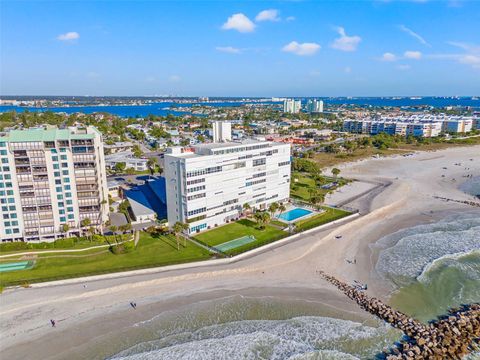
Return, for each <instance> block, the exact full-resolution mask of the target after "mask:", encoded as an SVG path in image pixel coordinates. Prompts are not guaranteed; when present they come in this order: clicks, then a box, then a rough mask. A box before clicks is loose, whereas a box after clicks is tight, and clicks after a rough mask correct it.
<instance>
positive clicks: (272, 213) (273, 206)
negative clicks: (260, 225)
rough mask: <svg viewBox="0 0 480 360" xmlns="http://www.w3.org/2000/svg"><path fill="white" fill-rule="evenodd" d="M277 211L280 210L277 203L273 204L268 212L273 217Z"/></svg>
mask: <svg viewBox="0 0 480 360" xmlns="http://www.w3.org/2000/svg"><path fill="white" fill-rule="evenodd" d="M277 210H278V204H277V203H276V202H273V203H271V204H270V206H269V207H268V211H269V212H270V214H271V216H272V217H273V216H274V215H275V213H276V212H277Z"/></svg>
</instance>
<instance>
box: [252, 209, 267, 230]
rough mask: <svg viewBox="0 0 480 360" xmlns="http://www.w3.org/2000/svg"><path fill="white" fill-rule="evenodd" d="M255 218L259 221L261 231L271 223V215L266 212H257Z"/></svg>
mask: <svg viewBox="0 0 480 360" xmlns="http://www.w3.org/2000/svg"><path fill="white" fill-rule="evenodd" d="M253 217H254V218H255V220H256V221H257V223H258V224H259V225H260V228H261V229H264V228H265V224H266V223H268V222H269V221H270V219H271V218H270V214H269V213H268V212H266V211H257V212H256V213H255V214H254V215H253Z"/></svg>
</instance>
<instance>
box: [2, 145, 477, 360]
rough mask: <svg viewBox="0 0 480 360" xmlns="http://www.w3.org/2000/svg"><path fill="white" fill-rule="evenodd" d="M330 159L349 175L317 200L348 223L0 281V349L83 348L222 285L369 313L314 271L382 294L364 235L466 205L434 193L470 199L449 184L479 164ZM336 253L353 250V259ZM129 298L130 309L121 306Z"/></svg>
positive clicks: (454, 151) (13, 352) (59, 354)
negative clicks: (131, 267) (230, 250)
mask: <svg viewBox="0 0 480 360" xmlns="http://www.w3.org/2000/svg"><path fill="white" fill-rule="evenodd" d="M471 159H472V160H471ZM459 163H460V164H461V165H458V164H459ZM456 164H457V165H456ZM339 168H340V169H341V176H344V177H346V178H352V179H356V180H358V182H354V183H352V184H350V185H347V186H346V187H344V188H342V189H341V191H340V192H338V193H336V194H333V195H332V196H330V197H329V198H327V199H326V202H327V203H328V204H341V205H345V206H348V207H351V208H356V209H359V211H360V214H361V216H359V217H357V218H355V219H353V220H352V221H350V222H348V223H345V224H342V225H338V226H332V227H330V228H325V229H321V230H318V231H314V232H311V233H309V234H307V235H305V236H302V237H300V238H299V239H298V240H296V241H293V242H291V243H288V244H286V245H284V246H282V247H278V248H275V249H273V250H269V251H267V252H263V253H261V254H258V255H256V256H254V257H251V258H248V259H245V260H242V261H239V262H236V263H232V264H228V265H213V266H209V267H202V268H194V269H186V270H176V271H169V272H159V273H155V274H147V275H133V276H127V277H121V278H114V279H106V280H97V281H88V282H83V283H76V284H66V285H56V286H47V287H33V288H29V289H23V288H17V289H7V290H5V291H4V293H3V294H1V295H0V305H1V308H0V327H1V334H2V336H1V341H0V342H1V343H0V350H1V351H2V356H4V357H5V358H6V359H10V360H12V359H26V358H28V359H64V358H69V359H76V358H83V356H82V354H85V351H86V350H85V349H87V348H95V346H97V347H98V346H100V345H99V344H101V343H102V341H103V340H104V339H106V337H110V338H111V337H112V336H113V335H114V334H117V333H118V334H121V333H122V331H123V330H124V329H126V328H128V327H130V326H132V324H135V323H138V322H141V321H144V320H147V319H150V318H152V317H153V316H155V315H156V314H159V313H161V312H165V311H169V310H171V309H179V308H180V309H181V308H182V307H188V306H191V305H192V304H195V303H198V302H201V301H208V300H210V299H218V298H222V297H226V296H232V295H243V296H252V297H259V296H270V297H275V298H286V299H302V300H308V301H314V302H316V303H318V304H322V306H323V307H324V308H325V309H331V312H332V313H335V312H336V311H338V312H339V313H341V314H343V315H341V316H345V317H347V318H350V319H360V320H362V321H364V320H367V319H370V317H369V316H368V315H367V314H364V313H363V312H362V311H361V310H359V309H358V308H357V307H356V305H355V304H353V303H352V302H351V301H349V300H347V299H345V298H344V297H343V296H342V295H341V294H339V293H338V292H337V291H336V290H335V289H333V288H332V287H331V286H330V285H328V284H327V283H326V282H324V281H322V280H321V279H320V278H319V276H318V274H316V271H317V270H323V271H325V272H328V273H330V274H333V275H335V276H338V277H339V278H341V279H343V280H346V281H349V282H352V281H353V280H358V281H360V282H362V283H368V292H369V294H371V295H373V296H377V297H379V298H381V299H384V300H387V299H388V295H389V293H390V291H391V289H390V288H389V286H388V285H387V284H385V283H384V282H382V281H380V280H379V279H378V277H377V276H376V275H375V273H374V272H373V268H374V266H375V262H376V255H375V254H374V253H372V251H371V250H370V247H369V245H370V244H372V243H373V242H375V241H377V240H378V239H379V238H381V237H382V236H385V235H387V234H390V233H393V232H395V231H397V230H399V229H403V228H407V227H410V226H413V225H417V224H421V223H430V222H434V221H436V220H438V219H440V218H442V217H443V216H445V214H447V213H450V212H455V211H468V210H472V207H470V206H467V205H463V204H460V203H455V202H446V201H442V200H439V199H437V198H435V196H439V197H446V198H451V199H456V200H470V201H472V200H474V198H473V196H471V195H468V194H465V193H464V192H462V191H460V190H459V189H458V186H459V185H460V184H461V183H462V182H463V181H465V180H466V179H465V178H464V177H463V176H464V175H466V174H473V175H474V176H478V175H479V174H480V146H475V147H463V148H451V149H446V150H441V151H437V152H418V153H415V154H414V155H411V156H408V157H404V156H395V157H390V158H382V159H373V158H372V159H367V160H362V161H358V162H355V163H349V164H344V165H341V166H340V167H339ZM444 168H446V169H444ZM467 169H468V170H467ZM327 172H328V171H327ZM442 175H444V176H443V177H442ZM336 235H342V238H341V239H336V238H335V236H336ZM346 259H350V260H351V259H355V260H356V264H350V263H349V262H347V261H346ZM133 300H134V301H135V302H136V303H137V306H138V310H136V311H133V310H132V309H131V308H130V307H129V302H130V301H133ZM325 311H327V310H325ZM327 312H328V311H327ZM339 316H340V315H339ZM52 318H53V319H56V320H57V326H56V328H52V327H51V326H50V323H49V319H52ZM127 345H128V344H127ZM97 354H98V355H99V357H101V354H99V353H97Z"/></svg>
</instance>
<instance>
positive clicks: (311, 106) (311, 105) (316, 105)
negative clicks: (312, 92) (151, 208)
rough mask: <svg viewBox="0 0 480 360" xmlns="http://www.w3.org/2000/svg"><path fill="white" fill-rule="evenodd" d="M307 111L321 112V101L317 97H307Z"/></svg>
mask: <svg viewBox="0 0 480 360" xmlns="http://www.w3.org/2000/svg"><path fill="white" fill-rule="evenodd" d="M307 111H308V112H309V113H322V112H323V101H322V100H317V99H308V101H307Z"/></svg>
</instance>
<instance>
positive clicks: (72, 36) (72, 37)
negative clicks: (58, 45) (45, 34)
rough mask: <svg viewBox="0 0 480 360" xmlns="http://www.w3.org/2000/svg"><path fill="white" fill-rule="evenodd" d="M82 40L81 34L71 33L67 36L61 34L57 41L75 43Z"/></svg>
mask: <svg viewBox="0 0 480 360" xmlns="http://www.w3.org/2000/svg"><path fill="white" fill-rule="evenodd" d="M78 38H80V34H79V33H78V32H76V31H70V32H67V33H65V34H60V35H58V36H57V40H60V41H73V40H77V39H78Z"/></svg>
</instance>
